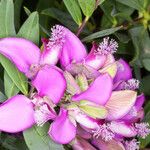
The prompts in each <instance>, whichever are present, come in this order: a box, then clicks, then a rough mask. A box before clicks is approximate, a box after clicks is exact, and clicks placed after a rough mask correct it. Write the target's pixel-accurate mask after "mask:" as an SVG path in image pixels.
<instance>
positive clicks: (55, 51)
mask: <svg viewBox="0 0 150 150" xmlns="http://www.w3.org/2000/svg"><path fill="white" fill-rule="evenodd" d="M42 42H43V46H44V50H43V52H42V54H41V59H40V64H44V65H45V64H47V65H55V64H56V63H57V62H58V59H59V57H60V54H61V48H60V46H59V45H53V46H52V47H48V46H47V44H48V40H47V39H43V40H42Z"/></svg>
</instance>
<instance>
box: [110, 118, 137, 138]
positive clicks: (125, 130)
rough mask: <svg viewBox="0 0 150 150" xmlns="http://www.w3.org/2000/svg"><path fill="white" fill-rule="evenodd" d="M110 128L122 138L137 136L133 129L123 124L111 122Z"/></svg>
mask: <svg viewBox="0 0 150 150" xmlns="http://www.w3.org/2000/svg"><path fill="white" fill-rule="evenodd" d="M110 128H111V130H112V131H113V132H114V133H116V134H119V135H121V136H124V137H134V136H136V134H137V132H136V130H135V128H134V127H132V126H131V125H127V124H125V123H124V122H116V121H113V122H111V125H110Z"/></svg>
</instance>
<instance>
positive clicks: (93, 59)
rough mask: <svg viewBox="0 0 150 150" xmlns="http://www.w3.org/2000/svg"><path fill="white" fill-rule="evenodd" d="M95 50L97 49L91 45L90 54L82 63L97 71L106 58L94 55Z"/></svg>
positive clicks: (94, 45)
mask: <svg viewBox="0 0 150 150" xmlns="http://www.w3.org/2000/svg"><path fill="white" fill-rule="evenodd" d="M96 48H97V45H96V44H95V43H93V46H92V49H91V51H90V53H89V54H88V56H87V57H86V58H85V60H84V62H85V64H86V65H88V66H91V67H93V68H95V69H96V70H98V69H100V68H101V67H102V66H103V65H104V63H105V61H106V59H107V56H106V55H97V54H95V53H94V51H95V49H96Z"/></svg>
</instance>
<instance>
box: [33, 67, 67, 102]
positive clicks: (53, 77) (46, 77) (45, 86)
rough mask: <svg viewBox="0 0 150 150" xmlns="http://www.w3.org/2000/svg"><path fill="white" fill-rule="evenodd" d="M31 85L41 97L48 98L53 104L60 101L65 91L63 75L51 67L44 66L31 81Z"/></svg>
mask: <svg viewBox="0 0 150 150" xmlns="http://www.w3.org/2000/svg"><path fill="white" fill-rule="evenodd" d="M32 84H33V86H35V87H36V89H37V90H38V94H39V95H40V96H41V97H42V96H48V97H49V98H50V99H51V100H52V101H53V103H55V104H56V103H58V102H59V101H60V99H61V97H62V96H63V95H64V91H65V89H66V81H65V78H64V76H63V73H62V72H61V71H60V69H58V68H57V67H53V66H44V67H43V68H42V69H41V70H40V71H39V72H38V74H37V75H36V77H35V78H34V79H33V81H32Z"/></svg>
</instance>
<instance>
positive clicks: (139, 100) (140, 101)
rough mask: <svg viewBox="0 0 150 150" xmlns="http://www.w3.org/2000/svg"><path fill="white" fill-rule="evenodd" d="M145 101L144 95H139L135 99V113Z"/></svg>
mask: <svg viewBox="0 0 150 150" xmlns="http://www.w3.org/2000/svg"><path fill="white" fill-rule="evenodd" d="M144 101H145V96H144V94H141V95H139V96H138V97H137V99H136V102H135V108H136V110H137V111H139V110H141V108H142V106H143V104H144Z"/></svg>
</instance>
